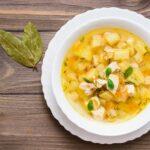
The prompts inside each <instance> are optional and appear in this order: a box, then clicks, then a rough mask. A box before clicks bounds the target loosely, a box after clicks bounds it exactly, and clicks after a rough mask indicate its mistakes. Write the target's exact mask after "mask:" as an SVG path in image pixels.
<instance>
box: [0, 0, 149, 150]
mask: <svg viewBox="0 0 150 150" xmlns="http://www.w3.org/2000/svg"><path fill="white" fill-rule="evenodd" d="M97 7H119V8H128V9H131V10H135V11H137V12H139V13H141V14H143V15H144V16H146V17H148V18H150V1H149V0H0V29H5V30H8V31H11V32H13V33H14V34H16V35H17V36H20V35H21V34H22V30H23V26H24V25H25V24H26V23H27V22H28V21H32V22H33V23H35V24H36V25H37V27H38V29H39V31H40V33H41V36H42V39H43V41H44V51H45V50H46V48H47V45H48V43H49V40H50V39H52V37H53V36H54V34H55V32H56V31H57V30H58V29H59V28H60V27H61V26H62V25H63V24H64V23H65V22H67V20H69V19H70V18H72V17H73V16H74V15H76V14H79V13H82V12H84V11H86V10H89V9H93V8H97ZM41 65H42V61H41V62H40V63H39V65H38V72H36V71H33V70H32V69H28V68H25V67H23V66H21V65H19V64H17V63H16V62H14V61H13V60H11V59H10V58H9V57H8V56H7V55H6V54H5V53H4V51H3V50H2V48H0V150H20V149H21V150H47V149H49V150H78V149H86V150H91V149H92V150H110V149H111V150H126V149H131V150H149V149H150V134H149V133H148V134H146V135H144V136H143V137H142V138H139V139H136V140H134V141H132V142H128V143H125V144H115V145H112V146H109V145H99V144H92V143H90V142H84V141H82V140H80V139H79V138H77V137H75V136H73V135H71V134H70V133H69V132H67V131H65V130H64V128H63V127H61V126H60V125H59V123H58V122H57V121H56V120H55V119H54V118H53V116H52V114H51V112H50V110H49V109H48V108H47V106H46V103H45V101H44V98H43V94H42V90H41V83H40V76H41Z"/></svg>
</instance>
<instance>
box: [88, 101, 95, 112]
mask: <svg viewBox="0 0 150 150" xmlns="http://www.w3.org/2000/svg"><path fill="white" fill-rule="evenodd" d="M87 109H88V110H89V111H92V110H93V109H94V106H93V101H92V100H90V101H89V102H88V104H87Z"/></svg>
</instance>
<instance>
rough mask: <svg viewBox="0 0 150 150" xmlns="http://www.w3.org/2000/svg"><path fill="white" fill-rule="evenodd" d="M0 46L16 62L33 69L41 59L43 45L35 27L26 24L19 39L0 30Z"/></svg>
mask: <svg viewBox="0 0 150 150" xmlns="http://www.w3.org/2000/svg"><path fill="white" fill-rule="evenodd" d="M0 46H1V47H3V49H4V50H5V52H6V53H7V55H9V56H10V57H11V58H12V59H14V60H15V61H16V62H18V63H20V64H22V65H24V66H26V67H32V68H35V67H36V64H37V63H38V62H39V61H40V59H41V57H42V49H43V43H42V40H41V37H40V34H39V33H38V31H37V29H36V27H35V26H34V25H33V24H32V23H30V22H29V23H28V24H27V25H26V26H25V28H24V34H23V36H22V37H21V38H18V37H16V36H15V35H13V34H12V33H10V32H6V31H4V30H0Z"/></svg>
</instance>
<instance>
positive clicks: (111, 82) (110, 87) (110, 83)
mask: <svg viewBox="0 0 150 150" xmlns="http://www.w3.org/2000/svg"><path fill="white" fill-rule="evenodd" d="M107 85H108V87H109V89H111V90H113V89H114V83H113V81H112V80H111V79H108V83H107Z"/></svg>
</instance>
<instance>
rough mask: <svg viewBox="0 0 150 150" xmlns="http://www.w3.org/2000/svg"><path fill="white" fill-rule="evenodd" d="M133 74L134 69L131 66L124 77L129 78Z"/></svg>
mask: <svg viewBox="0 0 150 150" xmlns="http://www.w3.org/2000/svg"><path fill="white" fill-rule="evenodd" d="M132 72H133V68H132V67H131V66H130V67H128V68H127V69H126V70H125V72H124V77H125V78H128V77H129V76H130V75H131V74H132Z"/></svg>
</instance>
